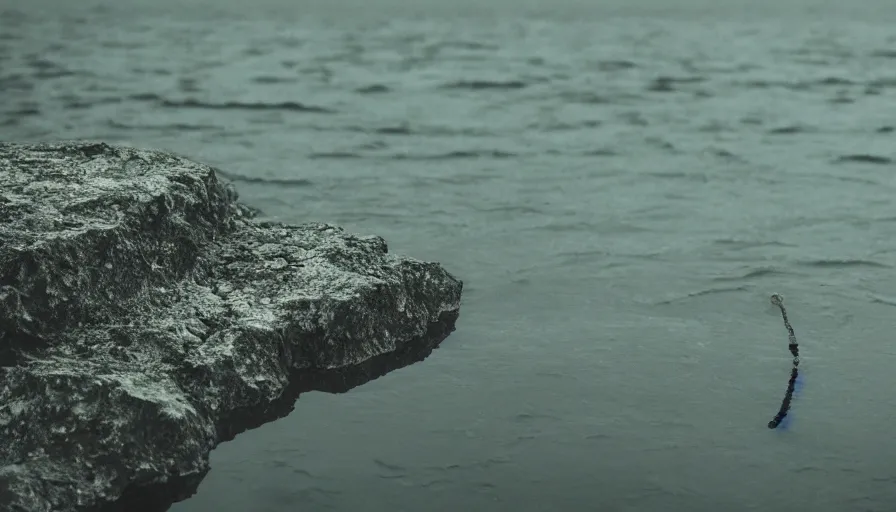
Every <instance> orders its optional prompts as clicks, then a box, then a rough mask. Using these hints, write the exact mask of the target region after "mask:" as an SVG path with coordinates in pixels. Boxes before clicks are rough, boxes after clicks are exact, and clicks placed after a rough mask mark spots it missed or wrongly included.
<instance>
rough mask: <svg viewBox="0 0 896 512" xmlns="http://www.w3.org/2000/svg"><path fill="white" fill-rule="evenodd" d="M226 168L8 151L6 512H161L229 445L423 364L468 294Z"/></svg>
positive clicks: (2, 255)
mask: <svg viewBox="0 0 896 512" xmlns="http://www.w3.org/2000/svg"><path fill="white" fill-rule="evenodd" d="M252 217H253V214H252V211H251V210H250V209H249V208H247V207H245V206H243V205H241V204H239V203H238V202H237V196H236V193H235V192H234V191H233V189H232V188H231V187H230V186H229V185H226V184H224V183H222V182H220V181H219V180H218V178H217V177H216V175H215V172H214V170H213V169H212V168H210V167H208V166H206V165H202V164H199V163H196V162H192V161H189V160H186V159H183V158H180V157H177V156H173V155H170V154H165V153H161V152H156V151H144V150H136V149H130V148H122V147H111V146H108V145H106V144H96V143H58V144H40V145H20V144H0V372H2V374H0V375H2V384H0V510H3V511H10V512H26V511H27V512H43V511H47V512H49V511H52V512H94V511H102V512H115V511H119V510H121V511H128V512H131V511H163V510H167V509H168V508H169V507H170V505H171V504H172V503H173V502H175V501H179V500H182V499H185V498H187V497H189V496H191V495H192V494H193V493H194V492H195V490H196V487H197V486H198V485H199V482H200V481H201V480H202V479H203V477H204V476H205V474H206V473H207V472H208V470H209V463H208V456H209V452H210V451H211V450H212V449H214V448H215V446H217V445H218V443H220V442H223V441H227V440H230V439H232V438H233V437H234V436H236V435H237V434H238V433H240V432H242V431H244V430H246V429H250V428H255V427H257V426H259V425H262V424H264V423H266V422H269V421H272V420H274V419H277V418H280V417H283V416H285V415H286V414H288V413H289V412H290V411H291V410H292V408H293V406H294V403H295V401H296V399H297V398H298V396H299V394H300V393H302V392H304V391H309V390H320V391H327V392H332V393H341V392H345V391H347V390H349V389H351V388H353V387H355V386H358V385H360V384H363V383H365V382H368V381H370V380H372V379H375V378H377V377H379V376H381V375H384V374H385V373H387V372H389V371H391V370H394V369H397V368H400V367H403V366H406V365H408V364H411V363H413V362H416V361H420V360H422V359H424V358H425V357H427V356H428V355H429V354H430V353H431V351H432V350H433V349H434V348H436V347H437V346H438V345H439V344H440V343H441V342H442V340H444V339H445V338H446V337H447V336H448V335H449V334H450V332H451V331H453V330H454V324H455V321H456V319H457V317H458V312H459V308H460V297H461V289H462V283H461V282H460V281H459V280H457V279H455V278H454V277H452V276H451V275H450V274H449V273H448V272H447V271H445V270H444V269H443V268H442V267H441V266H440V265H438V264H436V263H427V262H421V261H417V260H414V259H410V258H406V257H400V256H394V255H391V254H389V253H388V249H387V247H386V243H385V241H384V240H383V239H382V238H379V237H371V236H366V237H362V236H356V235H352V234H349V233H346V232H345V231H343V230H342V229H340V228H338V227H335V226H330V225H325V224H305V225H300V226H289V225H281V224H275V223H269V222H260V221H258V220H256V219H254V218H252Z"/></svg>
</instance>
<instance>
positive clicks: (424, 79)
mask: <svg viewBox="0 0 896 512" xmlns="http://www.w3.org/2000/svg"><path fill="white" fill-rule="evenodd" d="M597 3H598V2H590V3H586V2H584V1H582V2H577V1H575V0H562V1H558V2H548V1H547V0H544V1H541V2H539V1H534V0H529V1H520V2H511V1H510V0H506V1H504V2H503V3H501V2H485V1H483V2H482V3H478V2H473V1H472V0H459V1H456V2H445V3H436V2H434V1H432V0H425V1H421V2H407V3H402V2H400V1H398V0H388V1H381V2H361V1H360V0H332V1H330V2H323V1H319V0H315V1H308V2H287V1H286V0H282V1H280V2H278V1H276V0H263V1H261V2H260V3H250V2H248V1H247V2H244V3H239V2H233V1H230V2H211V1H204V3H200V1H199V0H196V1H193V2H185V3H176V2H173V0H164V1H162V2H148V1H147V2H139V1H136V0H127V1H126V2H120V3H107V4H105V5H104V4H102V3H100V2H95V1H93V2H91V1H86V2H79V3H77V4H73V3H71V4H67V3H62V2H55V3H54V2H52V1H50V0H33V1H28V2H13V0H0V139H5V140H36V139H59V138H100V139H104V140H106V141H108V142H112V143H126V144H132V145H137V146H143V147H153V148H161V149H169V150H172V151H175V152H178V153H181V154H184V155H187V156H190V157H193V158H195V159H198V160H201V161H205V162H208V163H211V164H213V165H216V166H219V167H221V168H222V169H223V170H224V172H225V173H226V176H228V177H230V178H231V179H233V180H235V182H236V184H237V185H238V188H239V190H240V192H241V195H242V196H243V198H244V200H245V201H246V202H248V203H250V204H252V205H253V206H256V207H258V208H260V209H261V210H262V211H263V212H264V215H265V216H266V217H269V218H272V219H276V220H280V221H284V222H290V223H299V222H304V221H325V222H332V223H337V224H340V225H342V226H344V227H346V228H347V229H349V230H351V231H356V232H361V233H366V234H378V235H382V236H384V237H385V238H386V240H387V241H388V242H389V244H390V248H391V250H392V251H393V252H398V253H405V254H409V255H412V256H415V257H418V258H422V259H428V260H437V261H440V262H442V263H443V264H444V265H445V266H446V267H447V268H448V269H449V270H450V271H451V272H453V273H454V274H455V275H457V276H458V277H459V278H461V279H463V280H464V282H465V288H464V302H463V307H462V310H461V317H460V320H459V322H458V325H457V331H456V332H455V333H454V334H452V335H451V336H450V337H449V338H448V340H446V342H445V343H444V344H443V345H442V348H441V349H439V350H438V351H436V352H435V353H434V354H433V355H432V356H431V357H430V358H429V359H427V360H426V361H425V362H423V363H420V364H417V365H415V366H412V367H409V368H406V369H403V370H400V371H397V372H394V373H392V374H389V375H387V376H385V377H383V378H381V379H379V380H376V381H374V382H371V383H369V384H367V385H365V386H363V387H360V388H357V389H355V390H352V391H351V392H349V393H347V394H344V395H326V394H322V393H310V394H307V395H303V396H302V397H301V398H300V400H299V402H298V403H297V405H296V410H295V412H294V413H293V414H292V415H291V416H289V417H287V418H285V419H282V420H280V421H278V422H275V423H272V424H269V425H266V426H264V427H262V428H259V429H257V430H254V431H250V432H247V433H244V434H242V435H240V436H239V437H238V438H237V439H236V440H234V441H233V442H230V443H226V444H224V445H222V446H220V447H219V448H218V449H217V450H216V451H215V452H214V453H213V456H212V472H211V473H210V474H209V476H208V477H207V479H206V480H205V481H204V483H203V484H202V486H201V487H200V489H199V492H198V494H197V495H196V496H195V497H194V498H192V499H190V500H188V501H186V502H183V503H180V504H177V505H175V506H174V507H173V508H172V511H175V512H242V511H246V512H275V511H295V510H302V511H329V510H335V511H371V512H380V511H408V512H417V511H427V512H440V511H445V512H449V511H452V512H453V511H461V510H472V511H520V512H530V511H531V512H535V511H580V510H581V511H586V510H587V511H592V510H600V511H639V512H641V511H678V510H681V511H685V510H686V511H691V512H699V511H722V510H724V511H742V510H757V511H763V512H767V511H778V510H781V511H785V510H786V511H796V510H812V511H816V512H827V511H831V512H842V511H846V510H850V511H860V510H861V511H891V510H893V507H894V506H896V505H894V503H896V465H894V462H893V461H894V460H896V458H894V457H896V442H894V440H893V434H892V433H893V428H894V426H896V423H894V421H896V392H894V391H893V389H894V384H896V376H894V372H893V368H894V364H896V346H894V342H896V340H894V337H893V328H894V326H896V319H894V314H896V309H894V307H896V274H894V266H896V207H894V193H896V163H894V162H896V149H894V147H896V146H894V139H896V29H894V26H896V25H894V23H893V21H894V20H896V4H894V3H892V2H889V3H887V2H883V1H876V0H875V1H872V0H869V1H865V2H860V3H856V4H850V3H849V2H841V3H836V4H835V3H825V2H823V1H820V0H819V1H811V0H806V1H802V2H798V1H790V2H784V1H782V2H772V1H770V0H767V1H763V2H747V1H746V0H742V1H731V2H727V3H724V2H702V3H701V2H700V1H698V0H693V1H690V2H685V1H681V0H678V1H675V2H663V1H661V0H655V1H654V2H652V3H651V2H646V1H643V0H642V1H633V2H625V1H623V0H613V1H612V2H606V3H603V4H602V6H601V7H593V6H590V5H591V4H597ZM774 292H778V293H781V294H783V295H784V296H785V297H786V299H787V300H786V304H787V306H788V312H789V315H790V319H791V321H792V322H793V326H794V328H795V329H796V334H797V337H798V339H799V341H800V348H801V355H802V356H803V357H802V364H801V367H800V368H801V372H802V377H801V378H802V379H803V380H802V388H801V389H800V391H799V392H798V394H797V397H796V398H795V400H794V402H793V409H792V415H791V417H790V418H789V420H788V424H787V426H786V428H782V429H777V430H769V429H767V428H766V423H767V422H768V421H769V420H770V419H771V418H772V416H773V415H774V413H775V412H776V411H777V408H778V406H779V404H780V401H781V398H782V396H783V394H784V389H785V387H786V384H787V378H788V376H789V371H790V364H791V363H790V355H789V353H788V352H787V334H786V331H785V329H784V326H783V324H782V322H781V318H780V315H779V313H778V311H777V310H776V309H775V308H774V307H773V306H772V305H771V304H770V302H769V299H768V297H769V295H770V294H771V293H774Z"/></svg>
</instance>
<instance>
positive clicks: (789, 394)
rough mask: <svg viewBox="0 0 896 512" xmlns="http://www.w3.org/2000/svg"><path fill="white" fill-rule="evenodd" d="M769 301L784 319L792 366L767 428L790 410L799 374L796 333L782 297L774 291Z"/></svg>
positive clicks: (798, 347)
mask: <svg viewBox="0 0 896 512" xmlns="http://www.w3.org/2000/svg"><path fill="white" fill-rule="evenodd" d="M771 301H772V304H774V305H775V306H778V309H780V310H781V317H782V318H783V319H784V327H786V328H787V341H788V344H787V348H789V349H790V353H791V354H793V368H792V369H791V370H790V380H789V381H787V391H786V392H785V393H784V400H782V401H781V408H780V409H778V414H775V417H774V418H772V420H771V421H769V422H768V428H777V427H778V425H780V424H781V421H782V420H783V419H784V418H785V417H786V416H787V411H789V410H790V401H791V400H793V389H794V388H795V387H796V379H797V377H798V376H799V366H800V346H799V344H797V342H796V334H794V332H793V326H792V325H790V320H788V318H787V310H786V309H784V297H781V296H780V295H778V294H777V293H774V294H772V296H771Z"/></svg>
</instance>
